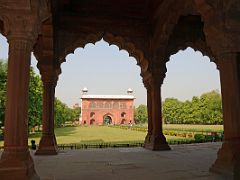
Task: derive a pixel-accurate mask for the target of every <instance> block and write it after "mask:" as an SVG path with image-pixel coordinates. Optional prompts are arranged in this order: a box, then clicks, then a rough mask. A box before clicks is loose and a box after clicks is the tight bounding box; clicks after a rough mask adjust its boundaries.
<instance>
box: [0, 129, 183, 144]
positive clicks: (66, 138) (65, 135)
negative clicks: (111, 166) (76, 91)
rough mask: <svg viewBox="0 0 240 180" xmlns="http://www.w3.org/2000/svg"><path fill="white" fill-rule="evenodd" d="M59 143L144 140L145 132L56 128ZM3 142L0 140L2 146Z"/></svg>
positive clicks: (31, 136) (170, 137)
mask: <svg viewBox="0 0 240 180" xmlns="http://www.w3.org/2000/svg"><path fill="white" fill-rule="evenodd" d="M55 133H56V138H57V142H58V144H75V143H101V142H130V141H142V142H143V141H144V138H145V136H146V133H145V132H138V131H131V130H124V129H116V128H110V127H107V126H89V127H80V126H79V127H65V128H57V129H55ZM40 137H41V133H35V134H30V136H29V144H30V141H31V140H32V139H34V140H35V141H36V144H39V140H40ZM166 138H167V140H181V139H186V138H183V137H176V136H166ZM2 145H3V142H2V141H0V146H2Z"/></svg>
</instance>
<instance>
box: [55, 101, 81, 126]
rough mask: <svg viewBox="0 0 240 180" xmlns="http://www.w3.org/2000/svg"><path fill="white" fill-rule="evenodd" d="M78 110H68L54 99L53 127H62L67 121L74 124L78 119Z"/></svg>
mask: <svg viewBox="0 0 240 180" xmlns="http://www.w3.org/2000/svg"><path fill="white" fill-rule="evenodd" d="M79 115H80V108H75V109H72V108H69V107H68V106H67V105H66V104H64V103H63V102H61V101H60V100H59V99H57V98H55V126H56V127H62V126H63V125H64V124H65V123H66V122H67V121H71V122H74V121H75V120H76V119H78V118H79Z"/></svg>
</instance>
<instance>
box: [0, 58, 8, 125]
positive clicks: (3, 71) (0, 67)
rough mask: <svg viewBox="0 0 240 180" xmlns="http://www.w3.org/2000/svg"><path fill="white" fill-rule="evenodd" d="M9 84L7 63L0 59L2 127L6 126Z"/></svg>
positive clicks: (0, 121) (0, 111)
mask: <svg viewBox="0 0 240 180" xmlns="http://www.w3.org/2000/svg"><path fill="white" fill-rule="evenodd" d="M6 84H7V63H6V62H5V61H4V60H0V129H1V128H2V127H3V126H4V118H5V103H6Z"/></svg>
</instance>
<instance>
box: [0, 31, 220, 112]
mask: <svg viewBox="0 0 240 180" xmlns="http://www.w3.org/2000/svg"><path fill="white" fill-rule="evenodd" d="M7 54H8V44H7V41H6V39H5V38H4V37H3V36H1V35H0V59H6V58H7V57H8V55H7ZM66 59H67V61H66V62H65V63H63V64H62V65H61V68H62V74H61V75H60V77H59V81H58V85H57V87H56V97H57V98H59V99H60V100H61V101H63V102H64V103H66V104H67V105H68V106H71V107H72V106H73V105H74V104H75V103H80V96H81V90H82V89H83V87H87V88H88V90H89V94H110V95H113V94H126V91H127V89H128V88H132V89H133V91H134V96H135V97H136V99H135V106H138V105H139V104H146V90H145V88H144V86H143V83H142V79H141V77H140V68H139V66H137V65H136V62H137V61H136V60H135V58H133V57H129V54H128V52H127V51H125V50H121V51H119V48H118V47H117V46H115V45H111V46H109V44H108V43H107V42H105V41H103V40H101V41H99V42H97V43H96V44H95V45H94V44H87V45H86V46H85V48H84V49H83V48H78V49H76V50H75V52H74V54H69V55H68V56H67V58H66ZM36 63H37V61H36V59H35V58H34V57H33V56H32V60H31V64H32V66H33V67H34V69H35V71H36V72H37V73H39V72H38V70H37V68H36ZM214 89H218V90H219V91H220V80H219V72H218V70H217V69H216V65H215V64H214V63H212V62H210V59H209V58H208V57H206V56H203V55H202V53H201V52H199V51H194V50H193V49H191V48H187V49H186V50H184V51H179V52H178V53H177V54H175V55H172V56H171V57H170V61H169V62H168V63H167V74H166V78H165V80H164V83H163V85H162V97H163V100H164V99H165V98H166V97H175V98H178V99H179V100H187V99H191V98H192V96H200V95H201V94H202V93H204V92H208V91H211V90H214Z"/></svg>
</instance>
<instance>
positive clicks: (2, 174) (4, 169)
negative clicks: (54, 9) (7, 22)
mask: <svg viewBox="0 0 240 180" xmlns="http://www.w3.org/2000/svg"><path fill="white" fill-rule="evenodd" d="M15 28H18V27H15ZM19 29H20V28H18V30H19ZM8 42H9V58H8V79H7V102H6V113H5V131H4V132H5V134H4V151H3V153H2V157H1V160H0V179H16V178H17V179H24V180H25V179H32V178H36V179H39V178H38V176H37V174H36V172H35V169H34V163H33V160H32V158H31V156H30V153H29V150H28V91H29V76H30V57H31V50H32V47H33V44H34V38H33V37H30V36H28V35H27V33H24V32H23V33H19V32H18V34H14V33H12V34H11V36H8Z"/></svg>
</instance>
